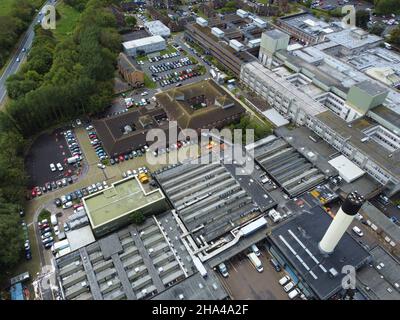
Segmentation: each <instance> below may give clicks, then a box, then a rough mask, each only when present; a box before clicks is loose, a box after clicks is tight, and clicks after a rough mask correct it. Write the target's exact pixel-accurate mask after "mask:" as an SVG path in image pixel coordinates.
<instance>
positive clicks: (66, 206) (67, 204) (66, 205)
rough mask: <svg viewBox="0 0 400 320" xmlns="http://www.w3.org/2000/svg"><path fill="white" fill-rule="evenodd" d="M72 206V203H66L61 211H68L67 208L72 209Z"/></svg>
mask: <svg viewBox="0 0 400 320" xmlns="http://www.w3.org/2000/svg"><path fill="white" fill-rule="evenodd" d="M72 205H73V203H72V201H68V202H66V203H64V204H63V206H62V208H63V209H69V208H71V207H72Z"/></svg>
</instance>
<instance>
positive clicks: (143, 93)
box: [141, 91, 149, 97]
mask: <svg viewBox="0 0 400 320" xmlns="http://www.w3.org/2000/svg"><path fill="white" fill-rule="evenodd" d="M148 94H149V93H148V92H147V91H145V92H142V94H141V96H142V97H144V96H147V95H148Z"/></svg>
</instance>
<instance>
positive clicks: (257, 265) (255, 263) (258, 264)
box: [247, 252, 264, 272]
mask: <svg viewBox="0 0 400 320" xmlns="http://www.w3.org/2000/svg"><path fill="white" fill-rule="evenodd" d="M247 257H248V258H249V259H250V262H251V263H252V264H253V266H254V268H256V270H257V271H258V272H263V271H264V267H263V265H262V263H261V261H260V259H258V257H257V256H256V254H255V253H254V252H251V253H249V254H248V255H247Z"/></svg>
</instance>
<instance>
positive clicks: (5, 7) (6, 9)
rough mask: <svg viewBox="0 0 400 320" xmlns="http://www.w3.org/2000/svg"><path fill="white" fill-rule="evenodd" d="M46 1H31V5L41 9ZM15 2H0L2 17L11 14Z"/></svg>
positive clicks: (13, 0)
mask: <svg viewBox="0 0 400 320" xmlns="http://www.w3.org/2000/svg"><path fill="white" fill-rule="evenodd" d="M44 1H45V0H29V2H30V3H33V5H34V6H35V7H36V8H38V7H40V6H41V5H42V4H43V3H44ZM14 2H15V0H1V1H0V16H6V15H8V14H9V13H10V11H11V8H12V5H13V3H14Z"/></svg>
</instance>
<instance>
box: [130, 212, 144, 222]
mask: <svg viewBox="0 0 400 320" xmlns="http://www.w3.org/2000/svg"><path fill="white" fill-rule="evenodd" d="M144 220H146V218H145V216H144V215H143V213H141V212H138V211H136V212H134V213H133V214H132V222H133V223H134V224H142V223H143V222H144Z"/></svg>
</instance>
